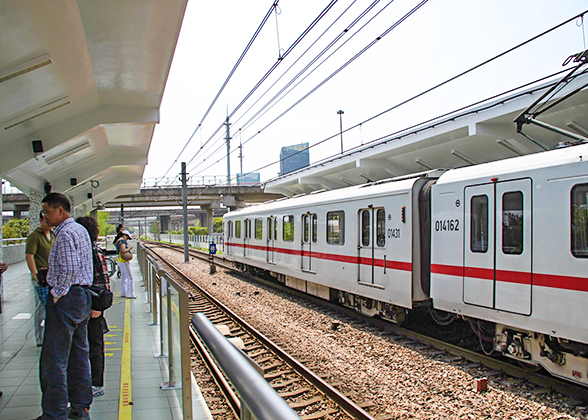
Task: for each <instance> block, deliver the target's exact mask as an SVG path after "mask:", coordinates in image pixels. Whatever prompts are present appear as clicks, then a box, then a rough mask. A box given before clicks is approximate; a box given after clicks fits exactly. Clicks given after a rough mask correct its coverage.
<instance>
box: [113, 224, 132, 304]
mask: <svg viewBox="0 0 588 420" xmlns="http://www.w3.org/2000/svg"><path fill="white" fill-rule="evenodd" d="M130 239H133V238H132V237H131V232H129V231H128V230H126V229H125V230H123V231H122V235H121V237H120V239H119V240H118V241H117V242H116V244H115V246H116V250H117V251H118V267H119V269H120V273H121V279H120V297H121V298H125V297H126V298H127V299H136V298H137V296H135V280H134V279H133V273H131V263H130V261H131V258H132V255H131V258H129V259H126V258H123V255H124V254H126V253H130V252H131V249H133V247H132V246H131V247H129V244H128V241H129V240H130Z"/></svg>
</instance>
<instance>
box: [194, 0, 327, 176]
mask: <svg viewBox="0 0 588 420" xmlns="http://www.w3.org/2000/svg"><path fill="white" fill-rule="evenodd" d="M337 1H338V0H331V2H329V4H328V5H327V6H326V7H325V8H324V9H323V10H322V11H321V12H320V13H319V15H318V16H317V17H316V18H315V19H314V20H313V21H312V22H311V23H310V25H308V27H307V28H306V29H305V30H304V31H303V32H302V33H301V34H300V35H299V36H298V38H297V39H296V40H295V41H294V42H293V43H292V45H290V46H289V47H288V49H287V50H286V51H285V52H284V54H283V55H282V56H281V57H279V58H278V59H277V60H276V62H275V63H274V64H273V65H272V66H271V67H270V69H269V70H268V71H267V72H266V73H265V74H264V75H263V76H262V78H261V79H260V80H259V81H258V82H257V83H256V84H255V86H254V87H253V88H252V89H251V90H250V91H249V93H248V94H247V95H245V97H244V98H243V99H242V100H241V102H239V104H238V105H237V106H236V107H235V108H234V109H233V111H232V112H231V114H230V115H228V118H231V117H232V116H233V115H235V113H236V112H237V111H238V110H239V109H240V108H241V107H242V106H243V104H244V103H245V102H246V101H247V100H248V99H249V98H250V97H251V96H252V95H253V94H254V93H255V91H256V90H257V89H258V88H259V87H260V86H261V84H262V83H263V82H264V81H265V80H266V79H267V78H268V77H269V76H270V75H271V74H272V73H273V72H274V70H275V69H276V68H277V67H278V66H279V65H280V63H281V62H282V61H283V60H284V58H286V57H287V56H288V55H289V54H290V53H291V52H292V51H293V50H294V49H295V48H296V47H297V46H298V45H299V44H300V42H302V40H303V39H304V38H305V37H306V35H308V33H309V32H310V31H311V30H312V29H313V28H314V27H315V26H316V25H317V24H318V23H319V22H320V21H321V19H322V18H323V17H325V15H326V14H327V13H328V12H329V11H330V10H331V9H332V8H333V6H334V5H335V4H336V3H337ZM223 126H224V122H223V123H221V124H220V125H219V126H218V128H217V129H216V130H215V131H214V132H213V133H212V135H211V136H210V137H209V138H208V140H206V141H205V142H204V144H203V145H202V147H204V146H206V145H207V144H208V142H210V141H211V140H212V139H213V138H214V137H215V136H216V134H217V133H218V132H219V131H220V129H221V128H222V127H223ZM202 147H201V148H200V149H199V150H198V151H197V152H196V153H195V154H194V156H192V158H191V159H190V160H189V161H188V165H189V164H190V163H192V162H193V161H194V159H196V157H197V156H198V154H199V153H200V151H201V150H202Z"/></svg>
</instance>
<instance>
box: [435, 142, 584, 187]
mask: <svg viewBox="0 0 588 420" xmlns="http://www.w3.org/2000/svg"><path fill="white" fill-rule="evenodd" d="M582 160H588V144H580V145H576V146H568V147H563V148H560V149H555V150H549V151H545V152H541V153H534V154H532V155H526V156H520V157H515V158H511V159H504V160H499V161H494V162H488V163H482V164H480V165H472V166H466V167H463V168H457V169H451V170H449V171H447V172H445V173H444V174H443V175H441V176H440V177H439V180H438V181H437V185H442V184H449V183H453V182H461V181H464V180H472V181H475V180H478V179H481V178H487V180H488V181H489V180H490V178H496V177H497V178H500V176H501V175H506V174H512V173H520V172H525V171H530V170H536V169H541V168H548V167H553V166H559V165H564V164H568V163H574V162H581V161H582Z"/></svg>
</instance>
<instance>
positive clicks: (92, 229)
mask: <svg viewBox="0 0 588 420" xmlns="http://www.w3.org/2000/svg"><path fill="white" fill-rule="evenodd" d="M76 222H78V223H79V224H80V225H82V226H83V227H85V228H86V230H87V231H88V233H89V234H90V240H91V241H92V242H96V240H97V239H98V222H96V219H94V218H92V217H88V216H85V217H78V218H77V219H76Z"/></svg>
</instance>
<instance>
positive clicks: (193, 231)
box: [188, 223, 208, 235]
mask: <svg viewBox="0 0 588 420" xmlns="http://www.w3.org/2000/svg"><path fill="white" fill-rule="evenodd" d="M198 225H199V224H198V223H197V224H196V226H190V227H189V228H188V234H189V235H207V234H208V229H206V228H203V227H200V226H198Z"/></svg>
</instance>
